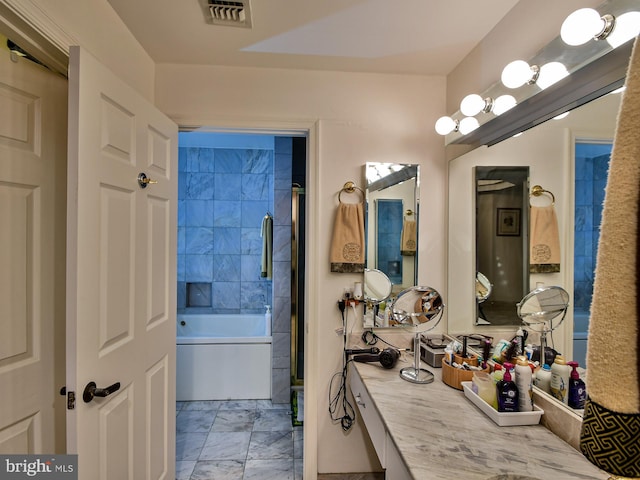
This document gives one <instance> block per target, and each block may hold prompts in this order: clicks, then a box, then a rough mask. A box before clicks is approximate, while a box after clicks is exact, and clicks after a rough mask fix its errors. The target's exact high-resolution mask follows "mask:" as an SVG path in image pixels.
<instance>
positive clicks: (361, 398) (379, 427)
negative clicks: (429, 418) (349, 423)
mask: <svg viewBox="0 0 640 480" xmlns="http://www.w3.org/2000/svg"><path fill="white" fill-rule="evenodd" d="M349 385H350V388H351V393H352V394H353V398H354V400H355V404H356V405H357V408H358V412H359V413H360V419H361V420H362V421H363V423H364V425H365V428H366V430H367V432H368V433H369V438H371V443H373V447H374V448H375V449H376V454H377V455H378V460H380V465H382V468H385V463H386V459H385V449H386V430H385V428H384V424H383V423H382V419H381V418H380V415H379V414H378V411H377V410H376V407H374V405H373V402H372V401H371V397H369V394H368V393H367V390H366V389H365V388H364V384H363V383H362V379H361V378H360V375H358V372H356V370H355V369H354V368H351V372H350V375H349Z"/></svg>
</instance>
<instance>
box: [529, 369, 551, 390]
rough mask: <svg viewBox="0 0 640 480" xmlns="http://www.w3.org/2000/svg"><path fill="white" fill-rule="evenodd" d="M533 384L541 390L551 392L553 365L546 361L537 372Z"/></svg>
mask: <svg viewBox="0 0 640 480" xmlns="http://www.w3.org/2000/svg"><path fill="white" fill-rule="evenodd" d="M533 384H534V385H535V386H536V387H538V388H539V389H540V390H542V391H544V392H547V393H551V367H550V366H549V365H547V364H546V363H545V364H544V365H543V366H542V368H540V369H539V370H538V371H537V372H536V376H535V379H534V380H533Z"/></svg>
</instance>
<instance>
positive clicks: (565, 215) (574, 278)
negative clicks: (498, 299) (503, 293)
mask: <svg viewBox="0 0 640 480" xmlns="http://www.w3.org/2000/svg"><path fill="white" fill-rule="evenodd" d="M627 60H628V56H627ZM596 70H597V69H596ZM608 71H609V69H607V68H606V67H603V68H602V69H601V70H600V72H601V74H603V73H604V74H607V72H608ZM623 79H624V75H622V76H619V77H617V79H616V80H611V81H610V82H609V83H608V85H604V86H602V85H601V86H599V87H594V91H593V92H590V93H589V94H588V95H587V97H590V98H589V101H588V102H587V103H582V102H581V103H579V104H578V105H579V106H576V105H570V106H568V109H569V110H570V114H569V115H568V116H566V117H564V118H561V119H550V120H547V121H545V122H543V123H537V122H536V126H534V127H532V128H530V129H528V130H526V131H524V133H523V134H522V135H520V136H517V137H511V138H508V139H506V140H503V141H500V142H499V143H496V144H494V145H492V146H490V147H487V146H480V147H478V148H475V149H474V150H471V151H470V152H468V153H466V154H464V155H462V156H460V157H458V158H455V159H453V160H452V161H451V162H450V163H449V256H448V271H449V283H448V294H449V298H448V299H447V301H448V333H449V335H458V334H460V333H469V332H476V333H483V334H488V335H491V336H492V337H494V338H511V337H512V336H513V335H514V333H515V329H516V328H517V325H520V324H521V323H520V322H518V323H517V325H516V324H512V325H510V326H502V325H487V324H484V325H480V324H478V320H477V319H478V318H479V317H481V316H482V315H484V316H485V317H487V318H489V315H487V314H486V309H487V305H488V303H487V302H488V301H489V299H490V298H491V296H489V297H487V298H485V299H484V300H482V303H480V301H479V298H482V297H483V296H485V293H484V292H485V290H486V285H487V284H488V285H489V287H490V289H491V295H493V294H494V291H495V289H496V285H497V284H499V282H500V278H501V272H500V270H498V272H497V273H493V274H491V273H488V268H489V267H480V265H482V263H481V261H482V259H481V256H482V255H483V253H482V252H480V251H479V249H478V248H477V246H478V244H477V243H476V240H477V237H476V235H477V228H478V227H477V225H478V221H479V220H478V218H477V215H476V213H477V209H478V208H480V206H479V203H478V198H477V197H478V196H479V195H478V194H477V192H476V188H477V185H478V178H482V177H481V176H477V173H478V172H482V171H483V169H487V168H489V169H491V168H495V167H508V168H513V167H521V168H523V169H526V170H528V176H529V191H528V192H527V195H526V198H527V200H526V202H527V203H528V204H529V203H530V204H531V205H541V204H543V203H545V202H546V204H548V203H549V202H550V198H548V197H547V196H541V197H531V198H529V195H528V194H529V193H530V191H531V190H530V189H531V187H532V186H534V185H541V186H542V187H543V189H544V190H546V191H548V192H551V194H552V197H553V198H552V200H553V201H554V203H553V205H554V207H555V211H556V214H557V219H558V229H559V238H560V249H561V260H560V268H559V271H556V272H550V273H528V269H526V270H525V272H527V273H526V277H528V278H526V279H525V282H524V283H526V281H527V280H528V286H527V287H526V288H528V289H529V290H531V289H535V288H542V287H547V286H559V287H562V288H563V289H565V290H566V291H567V292H568V293H569V296H570V298H569V306H568V309H567V312H566V317H564V322H563V323H562V325H560V326H559V327H558V328H557V329H556V330H554V331H553V333H549V334H548V335H547V342H548V343H549V345H550V346H552V347H553V348H554V349H555V350H557V351H558V352H561V353H562V354H563V355H564V356H565V357H567V358H569V359H573V360H576V361H578V362H579V364H580V365H581V366H582V367H585V366H586V367H587V373H588V365H585V352H586V341H587V331H588V323H589V310H588V309H589V304H590V296H591V293H592V287H593V273H594V268H595V256H596V252H597V240H598V233H599V220H600V214H601V206H602V201H603V198H604V187H605V186H606V175H607V170H608V158H609V156H610V151H611V143H612V140H613V137H614V132H615V124H616V117H617V113H618V110H619V106H620V97H621V95H620V94H619V93H609V92H612V91H614V90H616V89H617V88H618V87H619V86H620V84H621V83H623ZM594 81H595V80H594ZM596 83H597V82H596ZM594 92H595V93H594ZM465 185H466V186H467V187H466V188H462V187H463V186H465ZM549 197H551V196H549ZM496 208H497V207H496ZM527 208H528V207H524V210H527ZM507 213H509V212H507ZM478 215H480V213H478ZM495 215H498V214H497V212H495ZM496 218H499V217H496ZM520 221H521V224H520V227H521V228H522V222H525V221H527V220H525V219H524V215H523V214H522V213H521V215H520ZM516 230H517V229H516V228H515V227H514V228H512V229H510V230H509V232H510V233H512V232H515V231H516ZM521 232H522V230H521ZM494 234H495V235H496V236H497V231H496V232H494ZM492 256H493V260H494V261H495V262H496V265H497V264H498V263H499V262H500V259H503V260H504V259H506V258H507V257H506V253H505V252H503V251H500V250H499V249H498V250H496V251H494V252H493V253H492ZM518 263H519V262H518ZM483 270H484V271H483ZM478 272H480V273H481V274H482V277H480V276H478ZM483 277H484V278H483ZM492 277H494V278H492ZM478 279H480V280H482V281H480V282H479V280H478ZM524 283H523V285H524ZM478 285H480V286H481V287H482V286H483V285H484V287H485V288H481V290H482V292H481V293H482V295H480V296H479V294H478V291H477V286H478ZM523 297H524V295H523V296H522V297H521V298H519V299H517V300H516V302H515V303H517V302H519V301H520V300H521V299H522V298H523ZM515 303H514V305H513V307H514V314H515V308H516V305H515ZM479 313H480V315H479ZM537 336H538V335H537V334H536V333H535V332H532V334H531V337H533V338H530V341H531V342H532V343H538V341H539V340H538V339H537V338H536V337H537ZM567 408H568V407H567Z"/></svg>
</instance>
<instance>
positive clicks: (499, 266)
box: [475, 166, 529, 326]
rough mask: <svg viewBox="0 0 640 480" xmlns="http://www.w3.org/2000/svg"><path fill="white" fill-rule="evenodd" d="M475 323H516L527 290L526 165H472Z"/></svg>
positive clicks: (527, 171)
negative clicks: (474, 212) (474, 227)
mask: <svg viewBox="0 0 640 480" xmlns="http://www.w3.org/2000/svg"><path fill="white" fill-rule="evenodd" d="M475 205H476V219H475V223H476V283H477V287H476V300H477V304H478V309H477V315H476V321H475V324H476V325H485V326H488V325H494V326H496V325H519V324H520V318H519V317H518V315H517V313H516V303H517V302H519V301H520V300H521V299H522V297H524V295H526V294H527V293H528V291H529V261H528V260H529V256H528V255H527V252H528V247H529V228H528V227H529V215H528V214H529V210H528V208H527V207H528V205H529V167H527V166H523V167H514V166H477V167H475Z"/></svg>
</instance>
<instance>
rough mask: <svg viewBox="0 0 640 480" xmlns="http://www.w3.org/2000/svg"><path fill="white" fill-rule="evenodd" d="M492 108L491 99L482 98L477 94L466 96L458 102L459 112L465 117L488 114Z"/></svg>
mask: <svg viewBox="0 0 640 480" xmlns="http://www.w3.org/2000/svg"><path fill="white" fill-rule="evenodd" d="M492 107H493V98H491V97H487V98H482V97H481V96H480V95H478V94H477V93H472V94H471V95H467V96H466V97H464V98H463V99H462V101H461V102H460V112H461V113H462V114H463V115H466V116H467V117H473V116H475V115H478V114H479V113H480V112H484V113H489V112H490V111H491V109H492Z"/></svg>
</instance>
